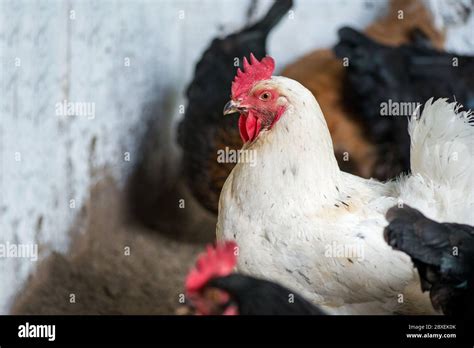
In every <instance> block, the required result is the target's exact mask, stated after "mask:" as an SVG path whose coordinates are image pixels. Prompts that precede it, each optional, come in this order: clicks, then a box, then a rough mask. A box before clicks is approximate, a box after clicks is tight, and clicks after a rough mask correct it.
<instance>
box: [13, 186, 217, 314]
mask: <svg viewBox="0 0 474 348" xmlns="http://www.w3.org/2000/svg"><path fill="white" fill-rule="evenodd" d="M176 195H177V196H180V194H176ZM188 201H189V200H188ZM125 202H126V199H125V194H123V193H122V192H120V191H119V190H118V189H117V187H116V185H115V183H114V181H113V180H112V179H111V178H110V177H108V178H106V179H104V180H101V181H100V182H99V183H98V184H97V185H96V186H95V187H93V188H92V190H91V195H90V200H89V202H88V204H87V205H86V206H85V207H83V211H82V214H81V216H79V217H78V218H77V223H76V224H75V225H74V226H73V228H72V231H71V234H72V235H73V236H74V238H73V242H72V244H71V248H70V252H69V253H68V254H67V255H63V254H59V253H53V254H51V255H50V256H49V257H48V258H47V259H46V260H45V261H43V262H41V263H40V264H39V265H38V270H37V272H35V273H34V274H33V275H32V276H31V277H30V279H29V280H28V281H27V282H26V285H25V287H24V289H23V290H22V291H21V292H20V294H19V295H18V296H17V298H16V301H15V303H14V305H13V309H12V314H175V313H177V310H178V308H179V307H181V306H180V304H179V302H178V298H179V294H181V293H182V292H183V282H184V278H185V275H186V273H187V271H188V270H189V268H190V267H191V265H192V264H193V262H194V261H195V258H196V256H197V254H198V253H199V252H201V251H202V250H203V247H204V245H205V244H206V243H208V242H212V241H213V238H214V231H215V217H213V216H211V215H208V214H207V213H206V212H204V211H202V210H201V211H199V210H198V209H197V208H196V207H195V206H193V205H192V204H189V205H188V206H187V207H186V209H180V211H177V210H176V209H178V208H173V209H175V214H174V216H172V218H173V221H175V222H174V225H173V224H168V225H167V226H168V227H169V228H168V229H169V231H166V233H159V232H158V231H157V230H156V229H154V228H147V227H144V226H143V225H141V224H139V223H138V222H136V221H134V219H132V218H130V214H129V213H128V208H127V204H126V203H125ZM171 202H173V201H172V200H171ZM194 204H195V203H194ZM168 205H170V200H168ZM172 205H173V204H172ZM173 207H174V205H173ZM176 207H177V205H176ZM168 209H169V208H168ZM165 214H166V215H167V216H170V215H173V214H170V213H169V212H165ZM176 215H177V216H176ZM190 229H191V230H192V229H194V232H192V233H191V234H189V233H187V232H186V231H189V230H190ZM173 230H175V231H176V233H175V234H173V233H172V232H173ZM196 231H197V232H196ZM190 236H191V237H190ZM127 247H129V249H128V248H127ZM128 250H130V255H126V253H127V251H128ZM71 294H73V295H74V296H75V303H71V302H70V298H71Z"/></svg>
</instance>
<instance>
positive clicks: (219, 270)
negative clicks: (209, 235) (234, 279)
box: [186, 241, 237, 293]
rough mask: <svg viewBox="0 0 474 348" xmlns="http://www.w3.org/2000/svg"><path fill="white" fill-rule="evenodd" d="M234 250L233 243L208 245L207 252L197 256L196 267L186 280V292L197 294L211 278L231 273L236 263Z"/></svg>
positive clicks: (235, 247)
mask: <svg viewBox="0 0 474 348" xmlns="http://www.w3.org/2000/svg"><path fill="white" fill-rule="evenodd" d="M236 250H237V244H236V243H235V242H234V241H226V242H225V243H218V244H217V245H216V246H215V247H213V246H211V245H208V246H207V252H206V253H205V254H202V255H200V256H199V258H198V260H197V261H196V267H195V268H193V269H192V270H191V271H190V272H189V274H188V276H187V278H186V292H187V293H193V292H197V291H199V290H200V289H201V288H202V287H203V286H204V285H206V283H207V282H208V281H209V280H211V279H212V278H215V277H224V276H227V275H229V274H230V273H232V270H233V269H234V267H235V264H236V263H237V255H236Z"/></svg>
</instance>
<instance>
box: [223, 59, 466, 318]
mask: <svg viewBox="0 0 474 348" xmlns="http://www.w3.org/2000/svg"><path fill="white" fill-rule="evenodd" d="M250 61H251V63H250V64H249V63H248V62H247V61H246V60H245V61H244V72H242V71H240V70H239V71H238V73H237V76H236V78H235V80H234V83H233V85H232V100H231V101H230V102H229V103H228V104H227V105H226V106H225V108H224V114H228V113H234V112H236V111H238V112H239V113H240V119H239V129H240V133H241V137H242V139H243V141H244V145H243V148H242V151H255V155H256V157H255V158H256V160H254V161H253V162H252V163H251V164H250V163H245V162H241V163H238V164H237V165H236V166H235V168H234V170H233V171H232V173H231V174H230V175H229V177H228V178H227V181H226V182H225V185H224V187H223V189H222V192H221V196H220V202H219V217H218V223H217V238H218V240H235V241H236V242H237V244H238V245H239V258H238V265H237V268H238V270H239V272H242V273H247V274H249V275H252V276H255V277H261V278H266V279H271V280H273V281H277V282H280V283H281V284H283V285H285V286H288V287H291V288H294V289H295V290H297V291H299V292H300V293H301V294H302V295H303V296H304V297H306V298H307V299H309V300H311V301H312V302H313V303H315V304H317V305H318V306H321V308H323V309H324V310H326V311H327V312H329V313H333V314H395V313H398V314H431V313H434V310H433V307H432V305H431V303H430V301H429V298H428V297H427V295H426V294H422V292H421V290H420V284H419V278H418V275H417V272H416V271H415V269H414V267H413V264H412V262H411V260H410V258H409V257H408V256H407V255H405V254H403V253H400V252H397V251H394V250H392V249H391V248H390V247H389V246H388V245H387V244H386V243H385V241H384V238H383V230H384V227H385V226H386V225H387V222H386V220H385V213H386V211H387V210H388V209H389V208H390V207H392V206H394V205H396V204H403V203H406V204H409V205H410V206H412V207H415V208H416V209H418V210H420V211H421V212H422V213H423V214H425V215H426V216H427V217H429V218H431V219H434V220H437V221H449V222H457V223H465V224H471V225H472V224H473V223H474V218H473V213H472V211H473V202H474V193H473V186H472V180H473V179H472V178H473V177H474V161H473V157H474V156H473V151H474V150H473V149H474V146H473V145H474V144H473V142H474V127H472V126H471V125H470V124H469V122H470V120H472V119H473V116H472V114H470V113H466V112H464V113H463V112H459V110H458V109H457V107H456V105H455V104H449V103H447V102H446V100H441V99H440V100H436V101H434V102H433V101H432V100H430V101H428V102H427V103H426V105H425V107H424V111H423V113H422V115H421V117H420V116H419V115H418V116H413V117H412V118H411V122H410V125H409V132H410V135H411V142H412V145H411V169H412V174H411V175H408V176H402V177H400V178H398V179H397V180H395V181H390V182H387V183H381V182H378V181H376V180H366V179H363V178H360V177H357V176H354V175H351V174H347V173H345V172H342V171H340V170H339V167H338V164H337V162H336V159H335V157H334V151H333V146H332V142H331V137H330V134H329V131H328V128H327V125H326V122H325V119H324V116H323V114H322V112H321V109H320V107H319V105H318V103H317V101H316V99H315V98H314V96H313V95H312V94H311V93H310V92H309V91H308V90H307V89H306V88H305V87H303V86H302V85H301V84H299V83H298V82H296V81H294V80H291V79H288V78H284V77H275V76H271V75H272V73H273V70H274V61H273V59H272V58H271V57H265V58H264V59H262V61H261V62H259V61H257V60H256V59H255V58H254V57H253V56H251V59H250Z"/></svg>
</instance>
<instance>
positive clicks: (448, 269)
mask: <svg viewBox="0 0 474 348" xmlns="http://www.w3.org/2000/svg"><path fill="white" fill-rule="evenodd" d="M387 220H388V222H389V225H388V226H387V227H386V228H385V231H384V237H385V240H386V241H387V243H388V244H389V245H391V246H392V247H393V248H394V249H397V250H400V251H403V252H405V253H406V254H408V255H409V256H410V257H411V258H412V260H413V263H414V264H415V266H416V268H417V269H418V273H419V274H420V278H421V282H422V289H423V290H424V291H427V290H429V291H430V296H431V300H432V302H433V305H434V306H435V308H441V309H442V310H443V312H444V313H445V314H452V315H462V316H470V317H472V316H474V227H472V226H469V225H462V224H455V223H438V222H435V221H433V220H430V219H428V218H427V217H425V216H424V215H423V214H421V213H420V212H419V211H418V210H416V209H413V208H411V207H409V206H407V205H405V206H404V207H403V208H398V207H393V208H391V209H390V210H389V211H388V212H387Z"/></svg>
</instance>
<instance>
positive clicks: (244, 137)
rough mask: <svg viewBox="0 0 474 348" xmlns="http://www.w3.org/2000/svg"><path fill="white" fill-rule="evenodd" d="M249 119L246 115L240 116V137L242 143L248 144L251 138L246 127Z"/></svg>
mask: <svg viewBox="0 0 474 348" xmlns="http://www.w3.org/2000/svg"><path fill="white" fill-rule="evenodd" d="M246 119H247V117H246V116H245V115H240V117H239V132H240V137H241V138H242V141H243V142H244V143H246V142H247V141H248V140H249V136H248V134H247V128H246V127H245V123H246V121H247V120H246Z"/></svg>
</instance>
